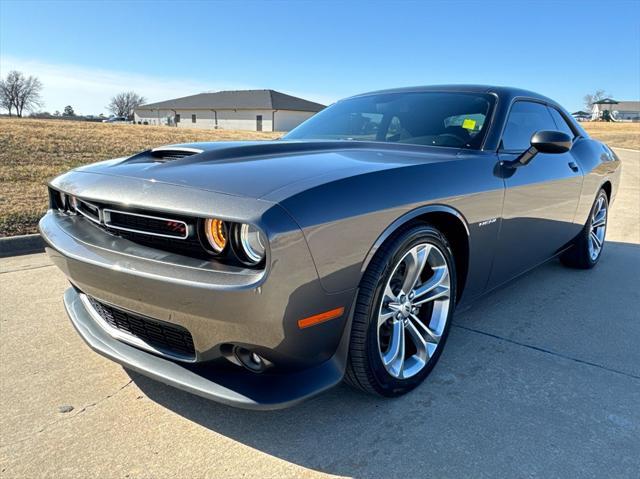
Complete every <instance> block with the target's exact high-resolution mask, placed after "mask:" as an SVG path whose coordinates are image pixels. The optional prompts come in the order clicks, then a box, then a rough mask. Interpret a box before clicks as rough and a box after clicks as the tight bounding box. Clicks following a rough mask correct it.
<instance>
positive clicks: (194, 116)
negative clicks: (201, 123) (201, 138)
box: [191, 114, 196, 123]
mask: <svg viewBox="0 0 640 479" xmlns="http://www.w3.org/2000/svg"><path fill="white" fill-rule="evenodd" d="M195 122H196V115H195V114H193V115H191V123H195Z"/></svg>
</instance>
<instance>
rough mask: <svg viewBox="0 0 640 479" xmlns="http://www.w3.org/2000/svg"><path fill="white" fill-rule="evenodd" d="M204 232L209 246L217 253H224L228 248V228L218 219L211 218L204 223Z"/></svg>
mask: <svg viewBox="0 0 640 479" xmlns="http://www.w3.org/2000/svg"><path fill="white" fill-rule="evenodd" d="M204 232H205V234H206V236H207V241H208V242H209V246H211V248H212V249H213V251H214V252H215V253H222V251H223V250H224V248H225V247H226V246H227V227H226V225H225V224H224V222H223V221H221V220H219V219H217V218H209V219H208V220H206V221H205V222H204Z"/></svg>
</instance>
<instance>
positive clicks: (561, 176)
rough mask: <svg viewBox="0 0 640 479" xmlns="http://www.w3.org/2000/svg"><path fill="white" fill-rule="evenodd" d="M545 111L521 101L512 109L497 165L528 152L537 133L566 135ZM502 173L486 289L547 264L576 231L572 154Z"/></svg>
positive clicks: (578, 183)
mask: <svg viewBox="0 0 640 479" xmlns="http://www.w3.org/2000/svg"><path fill="white" fill-rule="evenodd" d="M549 108H550V107H547V106H546V105H545V104H543V103H539V102H536V101H524V100H518V101H516V102H515V103H514V104H513V105H512V107H511V111H510V113H509V116H508V118H507V123H506V126H505V129H504V132H503V135H502V141H501V144H500V145H501V146H500V150H499V152H498V156H499V160H500V161H501V162H509V161H512V160H515V159H516V158H517V157H518V156H519V155H520V154H521V153H522V152H523V151H525V150H526V149H527V148H529V147H530V146H531V144H530V141H531V137H532V136H533V134H534V133H536V132H537V131H540V130H560V131H565V129H564V128H563V127H562V126H560V127H559V126H558V125H557V124H556V122H555V120H554V117H553V114H552V112H551V110H550V109H549ZM556 113H557V112H556ZM566 126H567V125H566V124H565V127H566ZM569 131H571V130H569ZM572 133H573V132H572ZM502 171H503V176H504V181H505V197H504V205H503V213H502V217H503V218H502V225H501V229H500V233H499V238H498V245H497V246H498V248H497V250H496V256H495V260H494V266H493V269H492V274H491V277H490V280H489V286H490V287H492V286H497V285H498V284H500V283H502V282H504V281H508V280H509V279H511V278H513V277H515V276H517V275H518V274H520V273H522V272H524V271H526V270H528V269H530V268H532V267H534V266H536V265H538V264H540V263H542V262H543V261H545V260H546V259H549V258H550V257H551V256H553V255H554V254H555V253H556V252H557V251H558V250H559V249H560V248H561V247H562V246H563V245H564V244H566V243H567V242H569V241H570V240H571V239H572V238H573V237H575V236H576V235H577V234H578V232H579V230H580V228H579V226H578V225H576V224H574V222H573V221H574V218H575V213H576V209H577V206H578V200H579V197H580V191H581V189H582V180H583V174H582V172H581V170H580V167H579V164H578V162H577V161H575V159H574V157H573V155H572V153H571V151H569V152H567V153H556V154H544V153H538V154H536V156H535V157H534V158H533V160H531V162H529V163H528V164H527V165H525V166H521V167H519V168H509V169H503V170H502Z"/></svg>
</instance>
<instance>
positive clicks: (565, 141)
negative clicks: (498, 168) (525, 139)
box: [510, 130, 571, 168]
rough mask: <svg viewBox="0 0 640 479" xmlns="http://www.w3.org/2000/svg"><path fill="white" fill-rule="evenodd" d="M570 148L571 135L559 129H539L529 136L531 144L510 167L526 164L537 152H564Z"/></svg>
mask: <svg viewBox="0 0 640 479" xmlns="http://www.w3.org/2000/svg"><path fill="white" fill-rule="evenodd" d="M570 149H571V137H570V136H569V135H567V134H566V133H563V132H561V131H553V130H540V131H538V132H536V133H534V134H533V136H532V137H531V146H530V147H529V148H528V149H527V150H525V151H524V152H523V153H522V154H521V155H520V156H519V157H518V158H516V159H515V160H513V161H512V162H511V163H510V166H512V167H515V168H517V167H520V166H524V165H528V164H529V162H531V160H533V157H534V156H536V155H537V154H538V153H552V154H553V153H566V152H567V151H569V150H570Z"/></svg>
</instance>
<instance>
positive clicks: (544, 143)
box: [531, 130, 571, 153]
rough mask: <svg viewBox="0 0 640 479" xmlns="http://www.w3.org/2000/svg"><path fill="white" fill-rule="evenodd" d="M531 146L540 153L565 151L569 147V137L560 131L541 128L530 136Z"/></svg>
mask: <svg viewBox="0 0 640 479" xmlns="http://www.w3.org/2000/svg"><path fill="white" fill-rule="evenodd" d="M531 146H532V147H534V148H535V149H536V150H538V152H540V153H566V152H567V151H569V150H570V149H571V137H570V136H569V135H567V134H566V133H563V132H561V131H549V130H542V131H539V132H537V133H535V134H534V135H533V136H532V137H531Z"/></svg>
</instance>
